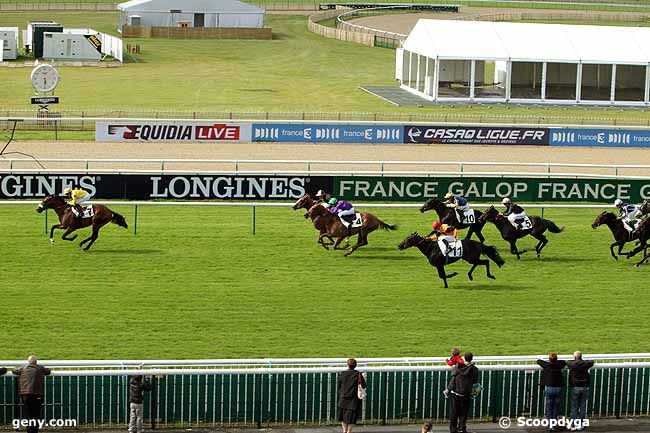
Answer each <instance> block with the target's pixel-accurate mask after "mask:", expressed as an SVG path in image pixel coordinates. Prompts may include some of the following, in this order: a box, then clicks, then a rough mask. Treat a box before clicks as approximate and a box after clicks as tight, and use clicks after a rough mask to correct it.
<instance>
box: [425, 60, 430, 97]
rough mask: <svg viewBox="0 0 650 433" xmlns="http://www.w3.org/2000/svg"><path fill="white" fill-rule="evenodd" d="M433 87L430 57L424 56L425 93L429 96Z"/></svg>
mask: <svg viewBox="0 0 650 433" xmlns="http://www.w3.org/2000/svg"><path fill="white" fill-rule="evenodd" d="M430 91H431V89H430V88H429V58H428V57H426V56H425V57H424V94H425V95H427V96H429V92H430Z"/></svg>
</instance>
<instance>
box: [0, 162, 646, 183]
mask: <svg viewBox="0 0 650 433" xmlns="http://www.w3.org/2000/svg"><path fill="white" fill-rule="evenodd" d="M38 161H39V162H40V163H41V164H45V165H48V166H50V168H49V170H56V171H57V172H61V171H74V172H79V171H82V172H84V173H89V172H96V171H102V170H117V171H118V172H129V173H130V172H142V171H146V170H148V171H150V172H152V173H160V174H162V173H165V172H171V173H174V172H184V173H187V172H188V171H191V172H193V173H196V172H200V171H208V170H209V171H212V172H215V171H217V170H226V171H228V172H231V173H234V174H247V173H259V172H262V173H269V172H270V170H273V174H288V173H292V174H295V173H301V174H306V175H311V174H342V175H367V174H372V175H380V176H384V175H386V176H388V175H413V176H432V175H439V174H445V175H449V174H456V175H458V176H459V177H462V176H465V175H489V174H492V175H495V173H496V175H499V176H502V177H503V176H507V175H518V174H521V173H522V172H521V170H522V169H524V170H531V171H527V172H525V173H524V174H525V175H528V176H551V175H562V176H582V177H596V176H598V177H610V178H614V179H615V178H620V177H626V178H629V177H630V176H638V177H640V176H650V165H645V164H586V163H554V162H496V161H368V160H365V161H364V160H359V161H337V160H319V161H312V160H301V159H258V160H254V159H253V160H241V159H124V158H121V159H75V158H46V159H39V160H38ZM188 165H189V166H191V170H189V169H188ZM53 166H54V167H53ZM55 167H61V170H59V169H56V168H55ZM63 167H66V168H65V169H63ZM253 167H254V168H253ZM334 167H336V170H334ZM341 167H344V168H341ZM392 167H395V168H397V169H398V170H389V168H392ZM405 167H408V168H409V170H404V168H405ZM468 167H471V168H472V170H467V168H468ZM400 168H401V169H402V170H399V169H400ZM509 168H510V169H511V168H518V169H519V170H517V171H511V170H509ZM34 169H38V170H41V169H40V168H39V166H38V164H37V162H36V161H35V160H33V159H27V158H19V159H16V158H6V159H0V170H3V171H7V172H8V173H17V172H21V171H24V170H30V171H32V172H33V170H34ZM497 169H498V171H494V170H497ZM566 169H579V170H583V171H586V172H582V173H575V172H573V171H567V170H566ZM46 171H48V169H42V172H46Z"/></svg>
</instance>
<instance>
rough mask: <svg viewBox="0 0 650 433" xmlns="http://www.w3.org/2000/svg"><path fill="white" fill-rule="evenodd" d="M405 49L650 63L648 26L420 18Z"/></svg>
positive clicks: (473, 56)
mask: <svg viewBox="0 0 650 433" xmlns="http://www.w3.org/2000/svg"><path fill="white" fill-rule="evenodd" d="M404 49H405V50H408V51H411V52H414V53H418V54H421V55H425V56H427V57H430V58H447V59H468V60H515V61H537V62H543V61H546V62H560V63H563V62H564V63H577V62H583V63H604V64H613V63H617V64H648V63H650V28H643V27H614V26H585V25H565V24H534V23H505V22H487V21H453V20H427V19H421V20H418V22H417V24H416V25H415V27H414V28H413V30H412V31H411V33H410V34H409V35H408V37H407V39H406V41H405V42H404Z"/></svg>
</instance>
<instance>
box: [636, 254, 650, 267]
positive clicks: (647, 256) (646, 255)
mask: <svg viewBox="0 0 650 433" xmlns="http://www.w3.org/2000/svg"><path fill="white" fill-rule="evenodd" d="M648 260H650V254H647V253H646V254H645V257H644V258H642V259H641V261H640V262H639V263H637V264H635V265H634V266H636V267H637V268H638V267H639V266H641V265H642V264H644V263H646V262H647V261H648Z"/></svg>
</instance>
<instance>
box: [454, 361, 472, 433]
mask: <svg viewBox="0 0 650 433" xmlns="http://www.w3.org/2000/svg"><path fill="white" fill-rule="evenodd" d="M473 359H474V355H473V354H472V352H465V364H456V365H455V366H454V367H453V368H452V371H451V380H450V381H449V384H448V389H449V398H450V401H451V414H450V415H449V431H450V432H451V433H467V415H468V413H469V404H470V401H471V398H472V388H473V386H474V384H475V383H478V368H476V366H475V365H474V363H472V360H473Z"/></svg>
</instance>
